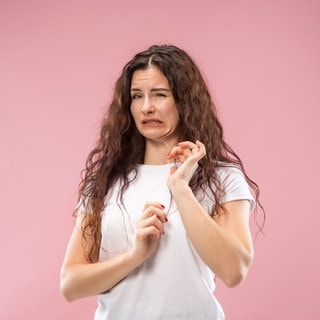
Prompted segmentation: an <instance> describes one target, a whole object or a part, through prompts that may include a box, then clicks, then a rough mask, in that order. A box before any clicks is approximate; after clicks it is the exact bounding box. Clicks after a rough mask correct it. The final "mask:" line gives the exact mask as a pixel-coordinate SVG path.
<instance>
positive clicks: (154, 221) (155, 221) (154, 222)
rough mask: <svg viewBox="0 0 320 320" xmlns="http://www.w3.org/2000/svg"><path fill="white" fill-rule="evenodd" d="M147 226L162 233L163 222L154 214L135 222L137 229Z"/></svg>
mask: <svg viewBox="0 0 320 320" xmlns="http://www.w3.org/2000/svg"><path fill="white" fill-rule="evenodd" d="M149 227H154V228H156V229H157V230H158V231H159V233H160V234H163V233H164V226H163V222H162V221H161V220H160V219H159V218H158V217H157V216H156V215H153V216H152V217H149V218H146V219H144V220H141V221H140V222H138V223H137V229H138V228H139V229H140V228H142V229H144V228H149Z"/></svg>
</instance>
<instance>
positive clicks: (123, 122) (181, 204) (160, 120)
mask: <svg viewBox="0 0 320 320" xmlns="http://www.w3.org/2000/svg"><path fill="white" fill-rule="evenodd" d="M250 187H251V189H252V190H253V192H254V193H255V198H256V199H254V198H253V197H252V195H251V193H250ZM258 194H259V189H258V187H257V185H256V184H255V183H254V182H253V181H252V180H250V179H249V178H248V176H247V175H246V173H245V170H244V167H243V165H242V162H241V160H240V159H239V157H238V156H237V155H236V154H235V153H234V151H233V150H232V149H231V148H230V147H229V146H228V145H227V143H226V142H225V141H224V136H223V129H222V126H221V124H220V122H219V120H218V118H217V113H216V109H215V106H214V104H213V101H212V98H211V96H210V93H209V91H208V88H207V86H206V83H205V81H204V79H203V77H202V75H201V73H200V71H199V69H198V68H197V66H196V65H195V63H194V62H193V60H192V59H191V58H190V56H189V55H188V54H187V53H186V52H185V51H183V50H181V49H179V48H177V47H175V46H169V45H162V46H152V47H150V48H149V49H148V50H146V51H143V52H140V53H138V54H137V55H136V56H135V57H134V58H133V59H132V60H131V61H130V62H129V63H128V64H127V65H126V66H125V67H124V68H123V71H122V74H121V76H120V78H119V79H118V81H117V83H116V86H115V90H114V97H113V101H112V103H111V105H110V106H109V108H108V110H107V113H106V116H105V117H104V119H103V122H102V127H101V133H100V139H99V141H98V143H97V146H96V147H95V148H94V150H93V151H92V152H91V153H90V154H89V156H88V159H87V163H86V169H85V174H84V176H83V180H82V183H81V186H80V191H79V199H80V201H79V205H78V207H77V210H76V216H77V221H76V226H75V228H74V231H73V233H72V236H71V239H70V243H69V245H68V248H67V252H66V256H65V260H64V262H63V265H62V270H61V290H62V293H63V295H64V296H65V298H66V299H67V300H68V301H73V300H76V299H79V298H83V297H87V296H92V295H98V298H97V300H98V308H97V310H96V313H95V319H97V320H98V319H99V320H100V319H111V320H114V319H121V320H125V319H139V320H142V319H148V320H153V319H162V320H165V319H184V320H187V319H190V320H191V319H192V320H194V319H211V320H212V319H224V313H223V310H222V308H221V306H220V304H219V303H218V301H217V300H216V298H215V296H214V295H213V291H214V289H215V283H214V277H215V276H217V277H219V278H220V279H221V280H222V281H223V282H224V283H225V284H226V285H227V286H229V287H233V286H236V285H238V284H239V283H240V282H241V281H243V279H244V278H245V277H246V274H247V272H248V270H249V268H250V265H251V263H252V260H253V245H252V238H251V233H250V228H249V218H250V212H251V211H252V210H253V208H254V207H255V202H256V201H258V199H257V198H258ZM255 200H256V201H255Z"/></svg>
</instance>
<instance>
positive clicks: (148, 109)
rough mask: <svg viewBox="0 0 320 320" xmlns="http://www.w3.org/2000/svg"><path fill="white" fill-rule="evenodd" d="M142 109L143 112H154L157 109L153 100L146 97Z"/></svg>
mask: <svg viewBox="0 0 320 320" xmlns="http://www.w3.org/2000/svg"><path fill="white" fill-rule="evenodd" d="M141 111H142V113H143V114H152V113H154V111H155V107H154V105H153V104H152V102H151V100H150V99H148V98H145V99H144V101H143V104H142V107H141Z"/></svg>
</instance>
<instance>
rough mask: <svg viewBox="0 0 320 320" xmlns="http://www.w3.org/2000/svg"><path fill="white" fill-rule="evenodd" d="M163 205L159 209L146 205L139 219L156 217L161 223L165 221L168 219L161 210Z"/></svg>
mask: <svg viewBox="0 0 320 320" xmlns="http://www.w3.org/2000/svg"><path fill="white" fill-rule="evenodd" d="M162 208H164V206H163V205H161V209H159V208H157V207H155V206H153V205H151V206H148V207H147V208H146V209H145V210H144V212H143V214H142V215H141V218H140V221H141V220H145V219H148V218H150V217H154V216H155V217H157V218H158V219H159V220H160V221H161V222H162V223H164V222H167V221H168V219H167V215H166V213H165V212H164V211H163V209H162Z"/></svg>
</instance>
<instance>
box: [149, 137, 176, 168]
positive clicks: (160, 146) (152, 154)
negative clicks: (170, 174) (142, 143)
mask: <svg viewBox="0 0 320 320" xmlns="http://www.w3.org/2000/svg"><path fill="white" fill-rule="evenodd" d="M175 145H177V143H176V142H169V143H162V142H161V143H158V142H148V141H147V142H146V151H145V154H144V164H149V165H161V164H166V163H172V162H173V160H168V159H167V154H168V153H169V151H170V150H171V149H172V148H173V147H174V146H175Z"/></svg>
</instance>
